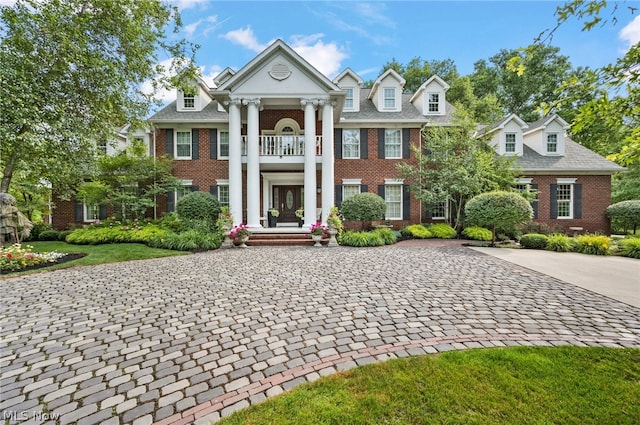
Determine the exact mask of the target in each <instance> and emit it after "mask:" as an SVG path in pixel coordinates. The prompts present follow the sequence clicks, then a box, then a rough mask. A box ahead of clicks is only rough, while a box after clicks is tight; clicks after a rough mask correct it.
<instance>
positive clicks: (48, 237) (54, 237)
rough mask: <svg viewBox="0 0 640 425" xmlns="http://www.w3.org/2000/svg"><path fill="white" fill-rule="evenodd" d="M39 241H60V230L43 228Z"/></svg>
mask: <svg viewBox="0 0 640 425" xmlns="http://www.w3.org/2000/svg"><path fill="white" fill-rule="evenodd" d="M38 240H39V241H59V240H60V232H59V231H57V230H43V231H42V232H40V234H39V235H38Z"/></svg>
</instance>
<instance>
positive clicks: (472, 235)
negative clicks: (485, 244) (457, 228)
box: [462, 226, 493, 241]
mask: <svg viewBox="0 0 640 425" xmlns="http://www.w3.org/2000/svg"><path fill="white" fill-rule="evenodd" d="M462 236H464V237H466V238H468V239H473V240H475V241H490V240H491V239H492V238H493V234H492V233H491V230H489V229H485V228H484V227H479V226H471V227H465V229H464V230H463V231H462Z"/></svg>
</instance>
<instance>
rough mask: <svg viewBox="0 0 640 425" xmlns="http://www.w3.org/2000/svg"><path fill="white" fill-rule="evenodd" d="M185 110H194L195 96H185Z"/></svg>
mask: <svg viewBox="0 0 640 425" xmlns="http://www.w3.org/2000/svg"><path fill="white" fill-rule="evenodd" d="M183 100H184V104H183V106H184V108H194V107H195V106H196V99H195V96H194V95H188V94H185V95H184V97H183Z"/></svg>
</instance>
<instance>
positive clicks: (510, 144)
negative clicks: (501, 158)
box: [504, 133, 516, 153]
mask: <svg viewBox="0 0 640 425" xmlns="http://www.w3.org/2000/svg"><path fill="white" fill-rule="evenodd" d="M504 151H505V152H506V153H515V152H516V133H507V134H506V135H505V142H504Z"/></svg>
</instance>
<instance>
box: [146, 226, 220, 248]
mask: <svg viewBox="0 0 640 425" xmlns="http://www.w3.org/2000/svg"><path fill="white" fill-rule="evenodd" d="M221 244H222V235H221V233H220V232H210V231H202V230H201V229H191V230H187V231H185V232H182V233H166V234H164V235H161V236H160V235H156V236H154V237H153V238H152V239H151V240H150V241H149V246H151V247H154V248H164V249H172V250H176V251H207V250H211V249H217V248H220V245H221Z"/></svg>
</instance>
